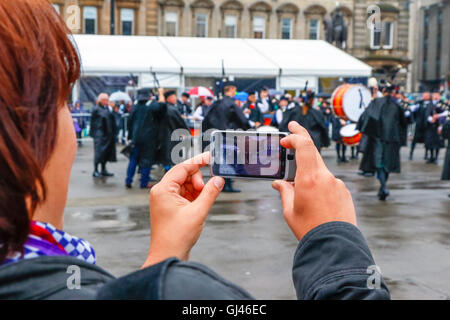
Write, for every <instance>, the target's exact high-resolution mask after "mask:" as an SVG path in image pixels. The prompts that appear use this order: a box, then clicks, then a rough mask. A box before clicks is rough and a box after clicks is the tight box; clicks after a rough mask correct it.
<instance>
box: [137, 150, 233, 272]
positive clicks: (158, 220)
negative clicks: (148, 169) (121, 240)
mask: <svg viewBox="0 0 450 320" xmlns="http://www.w3.org/2000/svg"><path fill="white" fill-rule="evenodd" d="M209 161H210V154H209V152H207V153H203V154H201V155H198V156H196V157H194V158H191V159H189V160H186V161H185V162H183V163H180V164H178V165H176V166H175V167H173V168H172V169H171V170H170V171H169V172H167V173H166V175H165V176H164V177H163V178H162V180H161V181H160V182H159V183H158V184H156V185H155V186H154V187H153V188H152V189H151V191H150V232H151V234H150V238H151V240H150V250H149V254H148V258H147V260H146V261H145V263H144V265H143V268H145V267H148V266H150V265H153V264H156V263H158V262H161V261H163V260H165V259H167V258H170V257H177V258H179V259H181V260H187V259H189V253H190V251H191V249H192V247H193V246H194V245H195V243H196V242H197V240H198V238H199V237H200V234H201V232H202V230H203V225H204V223H205V220H206V217H207V216H208V212H209V210H210V209H211V207H212V205H213V203H214V201H215V200H216V198H217V197H218V196H219V194H220V192H221V191H222V188H223V186H224V183H225V181H224V180H223V178H221V177H212V178H211V179H210V180H209V181H208V183H206V185H205V184H204V182H203V177H202V174H201V172H200V168H201V167H203V166H205V165H207V164H209Z"/></svg>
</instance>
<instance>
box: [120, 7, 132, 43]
mask: <svg viewBox="0 0 450 320" xmlns="http://www.w3.org/2000/svg"><path fill="white" fill-rule="evenodd" d="M120 20H121V22H122V34H123V35H125V36H131V35H132V34H133V24H134V10H133V9H121V10H120Z"/></svg>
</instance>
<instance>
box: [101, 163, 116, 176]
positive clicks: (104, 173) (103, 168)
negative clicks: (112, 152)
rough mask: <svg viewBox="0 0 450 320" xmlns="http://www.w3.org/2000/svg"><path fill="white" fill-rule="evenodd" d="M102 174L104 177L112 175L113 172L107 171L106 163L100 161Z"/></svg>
mask: <svg viewBox="0 0 450 320" xmlns="http://www.w3.org/2000/svg"><path fill="white" fill-rule="evenodd" d="M102 175H103V176H104V177H114V173H111V172H108V170H106V163H102Z"/></svg>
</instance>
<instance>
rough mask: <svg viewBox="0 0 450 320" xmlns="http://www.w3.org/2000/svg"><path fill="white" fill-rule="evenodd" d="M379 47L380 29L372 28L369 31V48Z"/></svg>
mask: <svg viewBox="0 0 450 320" xmlns="http://www.w3.org/2000/svg"><path fill="white" fill-rule="evenodd" d="M380 47H381V30H376V29H375V28H372V30H371V31H370V48H371V49H380Z"/></svg>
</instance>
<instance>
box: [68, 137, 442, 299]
mask: <svg viewBox="0 0 450 320" xmlns="http://www.w3.org/2000/svg"><path fill="white" fill-rule="evenodd" d="M118 149H120V148H118ZM442 151H443V150H442ZM407 153H408V150H407V149H406V148H403V150H402V159H404V160H403V161H402V173H401V174H392V175H391V177H390V180H389V184H388V187H389V189H390V191H391V196H390V197H389V198H388V200H387V201H386V202H380V201H378V199H377V197H376V193H377V190H378V183H377V180H376V179H375V178H367V177H362V176H359V175H357V174H356V173H357V169H358V165H359V161H357V160H352V161H350V162H349V163H345V164H337V163H336V160H335V159H336V158H335V152H334V149H332V148H329V149H327V150H325V151H324V152H323V157H324V159H325V162H326V164H327V166H328V167H329V168H330V170H331V171H332V172H333V173H334V174H335V175H336V176H337V177H339V178H341V179H342V180H343V181H344V182H345V183H346V185H347V187H348V188H349V189H350V191H351V193H352V196H353V199H354V201H355V206H356V211H357V217H358V225H359V228H360V229H361V231H362V232H363V234H364V235H365V237H366V239H367V241H368V244H369V247H370V248H371V250H372V253H373V255H374V257H375V260H376V263H377V264H378V266H379V267H380V268H381V271H382V273H383V275H384V277H385V279H386V280H387V283H388V286H389V289H390V291H391V295H392V298H393V299H449V298H450V274H449V272H450V198H448V194H449V193H450V181H445V182H444V181H440V175H441V172H442V162H443V155H444V152H441V154H440V160H439V165H433V164H425V163H424V161H423V160H422V157H423V149H421V148H420V147H418V148H416V151H415V159H414V160H413V161H408V160H406V159H407ZM126 166H127V159H126V158H125V157H123V156H122V155H119V161H118V162H117V163H113V164H110V165H109V167H108V170H109V171H111V172H114V173H115V174H116V176H115V177H113V178H109V179H107V180H94V179H92V176H91V174H92V145H91V143H89V142H87V144H86V145H85V146H83V147H81V148H80V149H79V151H78V155H77V159H76V162H75V165H74V168H73V171H72V178H71V185H70V191H69V200H68V203H67V209H66V214H65V229H66V230H67V231H69V232H70V233H72V234H74V235H77V236H80V237H83V238H85V239H86V240H88V241H90V242H91V243H92V244H93V246H94V248H95V250H96V253H97V258H98V260H97V263H98V265H100V266H102V267H103V268H105V269H106V270H108V271H109V272H111V273H112V274H114V275H116V276H121V275H125V274H127V273H129V272H132V271H134V270H137V269H138V268H139V267H140V266H141V265H142V263H143V262H144V260H145V258H146V254H147V250H148V245H149V235H150V231H149V212H148V191H145V190H140V189H139V188H138V186H139V184H138V182H137V181H135V185H134V186H135V187H134V189H131V190H127V189H125V186H124V179H125V171H126ZM153 174H154V176H155V177H158V176H160V175H161V172H160V171H157V170H155V171H154V172H153ZM206 174H207V171H205V175H206ZM235 186H236V187H237V188H239V189H241V190H242V191H243V192H242V193H239V194H221V195H220V197H219V199H218V201H217V202H216V204H215V205H214V206H213V208H212V210H211V212H210V216H209V218H208V221H207V223H206V226H205V229H204V231H203V233H202V236H201V238H200V240H199V242H198V243H197V245H196V247H195V248H194V249H193V251H192V254H191V260H194V261H197V262H201V263H204V264H206V265H207V266H209V267H211V268H212V269H214V270H215V271H216V272H218V273H219V274H221V275H222V276H224V277H225V278H227V279H229V280H231V281H233V282H235V283H237V284H239V285H241V286H242V287H244V288H245V289H247V290H248V291H249V292H250V293H251V294H253V295H254V296H255V297H256V298H259V299H295V291H294V288H293V285H292V278H291V268H292V259H293V254H294V251H295V249H296V246H297V241H296V239H295V238H294V236H293V235H292V233H291V232H290V230H289V228H288V227H287V225H286V223H285V222H284V220H283V217H282V211H281V203H280V198H279V196H278V194H277V192H275V191H274V190H272V188H271V186H270V182H269V181H242V180H241V181H237V183H236V184H235ZM331 192H332V191H331Z"/></svg>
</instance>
